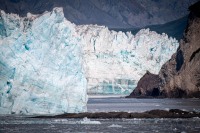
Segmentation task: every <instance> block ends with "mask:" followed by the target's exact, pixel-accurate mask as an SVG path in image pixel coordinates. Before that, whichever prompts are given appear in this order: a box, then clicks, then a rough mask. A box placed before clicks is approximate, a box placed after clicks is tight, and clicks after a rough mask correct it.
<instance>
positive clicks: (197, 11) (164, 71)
mask: <svg viewBox="0 0 200 133" xmlns="http://www.w3.org/2000/svg"><path fill="white" fill-rule="evenodd" d="M189 10H190V15H189V20H188V26H187V28H186V30H185V34H184V39H183V40H182V41H181V42H180V46H179V48H178V50H177V52H176V53H175V54H174V55H173V56H172V57H171V59H170V60H169V61H168V62H166V63H165V64H164V65H163V66H162V68H161V70H160V72H159V75H157V76H154V77H153V79H154V80H156V78H158V77H159V78H161V80H156V82H153V83H152V82H150V81H151V80H153V79H152V76H148V77H146V76H144V77H143V78H142V79H141V80H140V81H139V83H140V84H147V83H146V82H147V81H148V80H150V81H148V83H149V84H151V85H148V86H145V87H144V86H140V84H138V86H137V88H136V89H135V90H134V91H133V93H131V95H130V97H135V96H149V95H148V94H149V93H146V92H147V91H149V90H151V91H154V87H155V85H158V84H159V86H156V88H157V89H158V90H159V95H158V96H163V97H175V98H181V97H200V67H199V66H200V38H199V37H200V2H197V3H196V4H194V5H192V6H190V7H189ZM139 91H140V92H144V93H136V92H139ZM151 94H153V93H152V92H151ZM150 96H153V95H150Z"/></svg>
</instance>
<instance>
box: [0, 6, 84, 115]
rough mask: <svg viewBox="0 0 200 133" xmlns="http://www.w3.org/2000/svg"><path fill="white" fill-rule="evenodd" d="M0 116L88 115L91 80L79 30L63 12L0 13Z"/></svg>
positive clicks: (56, 10) (58, 9)
mask: <svg viewBox="0 0 200 133" xmlns="http://www.w3.org/2000/svg"><path fill="white" fill-rule="evenodd" d="M0 28H1V29H0V30H1V32H0V114H61V113H66V112H70V113H72V112H84V111H86V110H87V109H86V104H87V90H86V86H87V81H86V77H85V74H84V73H85V72H84V68H83V58H82V45H81V41H80V38H79V36H78V35H76V31H75V25H74V24H72V23H70V22H69V21H67V20H66V19H65V18H64V14H63V11H62V9H61V8H55V9H54V10H53V11H52V12H46V13H44V14H42V15H32V14H30V13H29V14H27V17H24V18H20V17H19V16H18V15H15V14H5V12H3V11H1V14H0Z"/></svg>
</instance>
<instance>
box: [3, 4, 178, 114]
mask: <svg viewBox="0 0 200 133" xmlns="http://www.w3.org/2000/svg"><path fill="white" fill-rule="evenodd" d="M177 47H178V41H177V40H175V39H173V38H169V37H168V36H167V35H166V34H164V33H163V34H162V35H160V34H157V33H156V32H153V31H149V29H143V30H141V31H139V32H138V33H137V34H136V35H132V34H131V33H129V32H127V33H123V32H115V31H110V30H108V28H107V27H104V26H97V25H79V26H76V25H75V24H72V23H71V22H69V21H68V20H66V19H65V18H64V14H63V11H62V9H61V8H54V9H53V11H52V12H45V13H43V14H41V15H32V14H30V13H28V14H27V17H23V18H21V17H19V16H18V15H15V14H6V13H5V12H4V11H1V14H0V113H1V114H3V113H4V114H10V113H16V114H19V113H22V114H58V113H64V112H83V111H86V104H87V93H98V94H129V93H130V92H131V91H132V90H133V89H134V87H135V86H136V85H137V82H138V80H139V79H140V78H141V77H142V76H143V75H144V73H145V72H146V71H147V70H148V71H150V72H151V73H154V74H158V72H159V70H160V68H161V66H162V65H163V64H164V63H165V62H166V61H167V60H168V59H169V58H170V57H171V55H172V54H173V53H174V52H175V51H176V49H177ZM86 91H87V92H86Z"/></svg>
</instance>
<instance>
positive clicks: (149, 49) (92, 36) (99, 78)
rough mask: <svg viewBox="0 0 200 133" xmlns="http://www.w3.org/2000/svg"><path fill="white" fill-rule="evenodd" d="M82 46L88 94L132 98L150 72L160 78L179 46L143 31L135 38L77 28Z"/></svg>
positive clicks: (90, 27)
mask: <svg viewBox="0 0 200 133" xmlns="http://www.w3.org/2000/svg"><path fill="white" fill-rule="evenodd" d="M76 30H77V32H78V33H79V34H80V35H81V37H82V40H84V41H86V43H85V45H83V51H84V59H85V69H86V78H87V81H88V85H87V88H88V94H119V95H127V94H130V93H131V92H132V91H133V89H134V88H135V87H136V85H137V83H138V81H139V79H140V78H141V77H142V76H143V75H144V74H145V73H146V71H150V72H151V73H154V74H158V72H159V70H160V68H161V66H162V65H163V64H164V63H165V62H166V61H167V60H169V59H170V57H171V55H172V54H173V53H175V52H176V50H177V47H178V46H179V44H178V41H177V40H176V39H174V38H171V37H168V35H166V34H165V33H163V34H161V35H160V34H157V33H156V32H154V31H149V29H142V30H140V31H139V32H138V33H137V34H136V35H133V34H131V33H130V32H126V33H123V32H115V31H110V30H108V28H107V27H104V26H98V25H80V26H77V28H76Z"/></svg>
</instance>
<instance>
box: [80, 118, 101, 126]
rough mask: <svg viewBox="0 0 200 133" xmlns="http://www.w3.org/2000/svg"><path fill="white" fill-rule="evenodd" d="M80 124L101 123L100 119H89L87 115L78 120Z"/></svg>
mask: <svg viewBox="0 0 200 133" xmlns="http://www.w3.org/2000/svg"><path fill="white" fill-rule="evenodd" d="M80 124H101V122H100V121H94V120H92V121H91V120H90V119H88V118H87V117H85V118H83V120H82V121H80Z"/></svg>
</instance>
